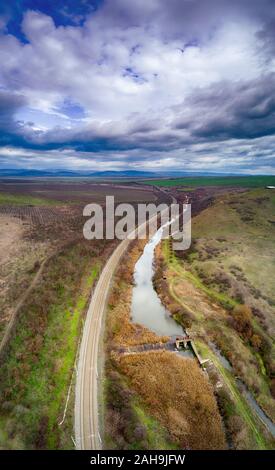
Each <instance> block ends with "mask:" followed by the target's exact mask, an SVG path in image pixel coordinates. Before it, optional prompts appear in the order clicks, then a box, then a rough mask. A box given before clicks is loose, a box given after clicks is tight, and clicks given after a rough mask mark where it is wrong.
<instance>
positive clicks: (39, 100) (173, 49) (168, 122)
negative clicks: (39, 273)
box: [0, 0, 275, 174]
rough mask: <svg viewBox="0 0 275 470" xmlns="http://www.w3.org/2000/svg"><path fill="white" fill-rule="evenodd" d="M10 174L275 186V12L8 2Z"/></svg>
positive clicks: (4, 93)
mask: <svg viewBox="0 0 275 470" xmlns="http://www.w3.org/2000/svg"><path fill="white" fill-rule="evenodd" d="M0 56H1V61H0V133H1V134H0V168H36V169H45V168H51V169H53V168H68V169H78V170H94V169H96V170H107V169H125V168H131V169H143V170H144V169H145V170H164V171H165V170H184V171H202V170H206V171H215V172H228V173H230V172H231V173H246V172H247V173H262V174H263V173H267V174H270V173H273V174H275V1H274V0H230V1H229V0H169V1H168V0H135V1H130V0H78V1H77V0H54V1H42V0H36V1H35V0H9V1H2V2H1V6H0Z"/></svg>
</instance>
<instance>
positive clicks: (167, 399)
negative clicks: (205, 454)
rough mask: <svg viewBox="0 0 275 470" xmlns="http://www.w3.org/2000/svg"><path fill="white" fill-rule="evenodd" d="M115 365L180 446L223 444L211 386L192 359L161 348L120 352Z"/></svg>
mask: <svg viewBox="0 0 275 470" xmlns="http://www.w3.org/2000/svg"><path fill="white" fill-rule="evenodd" d="M119 365H120V368H121V370H122V372H123V373H124V374H125V375H127V377H129V378H130V380H131V385H132V386H133V388H134V390H135V391H136V392H137V393H138V394H139V395H140V396H141V397H142V399H143V400H144V402H145V403H146V406H147V407H148V409H149V410H150V413H151V414H152V415H153V416H154V417H156V418H157V419H158V420H159V421H160V423H161V424H162V425H163V426H165V428H166V429H167V430H168V431H169V434H170V435H171V437H172V439H173V441H175V442H176V443H178V444H179V445H180V446H181V447H182V448H185V449H223V448H225V447H226V444H225V438H224V434H223V430H222V423H221V418H220V415H219V412H218V408H217V405H216V401H215V398H214V394H213V389H212V386H211V385H210V383H209V381H208V379H207V376H206V375H204V373H203V372H202V371H201V370H200V368H199V366H198V365H197V364H196V362H195V361H194V360H191V359H182V358H181V357H179V356H176V355H175V354H173V353H170V352H167V351H162V352H151V353H146V354H136V355H133V356H123V357H121V358H120V361H119Z"/></svg>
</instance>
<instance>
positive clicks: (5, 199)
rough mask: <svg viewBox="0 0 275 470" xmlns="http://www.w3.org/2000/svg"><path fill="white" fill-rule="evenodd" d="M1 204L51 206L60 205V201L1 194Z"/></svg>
mask: <svg viewBox="0 0 275 470" xmlns="http://www.w3.org/2000/svg"><path fill="white" fill-rule="evenodd" d="M0 204H2V205H3V204H5V205H6V204H7V205H9V204H13V205H33V206H50V205H57V204H60V201H55V200H53V199H46V198H45V199H44V198H38V197H33V196H29V195H24V194H9V193H3V192H0Z"/></svg>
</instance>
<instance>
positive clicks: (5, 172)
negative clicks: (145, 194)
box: [0, 168, 160, 178]
mask: <svg viewBox="0 0 275 470" xmlns="http://www.w3.org/2000/svg"><path fill="white" fill-rule="evenodd" d="M159 176H160V175H159V174H157V173H152V172H149V171H138V170H123V171H111V170H110V171H92V172H90V171H89V172H88V171H87V172H86V171H70V170H33V169H30V170H27V169H14V168H4V169H0V177H26V178H28V177H38V178H39V177H40V178H42V177H68V178H73V177H78V178H81V177H84V178H85V177H87V178H89V177H91V178H154V177H159Z"/></svg>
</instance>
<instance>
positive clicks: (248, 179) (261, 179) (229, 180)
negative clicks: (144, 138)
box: [143, 176, 275, 188]
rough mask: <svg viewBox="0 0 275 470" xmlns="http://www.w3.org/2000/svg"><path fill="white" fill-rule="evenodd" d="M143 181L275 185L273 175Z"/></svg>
mask: <svg viewBox="0 0 275 470" xmlns="http://www.w3.org/2000/svg"><path fill="white" fill-rule="evenodd" d="M143 183H145V184H151V185H156V186H178V185H179V186H187V187H188V186H190V187H194V186H239V187H247V188H257V187H264V186H275V176H198V177H191V176H190V177H189V176H188V177H184V178H175V179H165V178H164V179H159V180H145V181H143Z"/></svg>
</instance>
